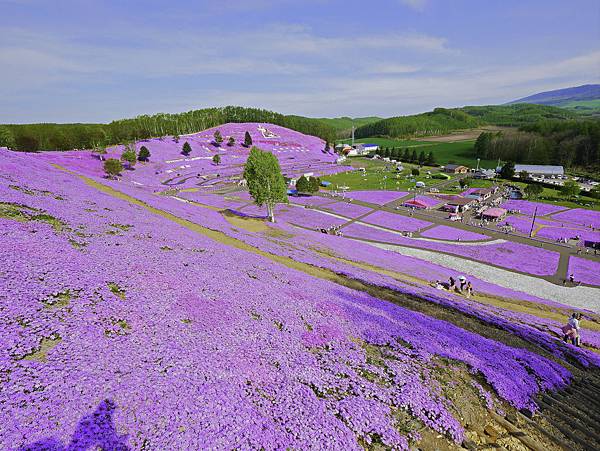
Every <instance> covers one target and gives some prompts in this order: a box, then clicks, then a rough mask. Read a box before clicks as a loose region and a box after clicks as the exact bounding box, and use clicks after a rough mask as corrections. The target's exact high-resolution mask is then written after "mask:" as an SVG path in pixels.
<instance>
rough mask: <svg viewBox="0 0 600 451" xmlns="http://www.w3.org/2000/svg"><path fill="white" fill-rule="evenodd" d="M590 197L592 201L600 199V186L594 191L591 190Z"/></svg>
mask: <svg viewBox="0 0 600 451" xmlns="http://www.w3.org/2000/svg"><path fill="white" fill-rule="evenodd" d="M589 196H590V197H591V198H592V199H600V186H596V187H595V188H594V189H592V190H590V193H589Z"/></svg>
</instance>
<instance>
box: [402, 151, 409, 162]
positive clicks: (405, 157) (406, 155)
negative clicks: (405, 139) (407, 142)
mask: <svg viewBox="0 0 600 451" xmlns="http://www.w3.org/2000/svg"><path fill="white" fill-rule="evenodd" d="M402 161H404V162H405V163H406V162H408V161H410V150H408V147H405V148H404V152H402Z"/></svg>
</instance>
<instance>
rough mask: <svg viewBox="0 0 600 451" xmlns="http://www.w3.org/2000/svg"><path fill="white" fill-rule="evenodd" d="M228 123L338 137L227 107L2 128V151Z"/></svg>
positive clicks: (298, 120) (307, 123)
mask: <svg viewBox="0 0 600 451" xmlns="http://www.w3.org/2000/svg"><path fill="white" fill-rule="evenodd" d="M228 122H265V123H271V124H276V125H281V126H283V127H287V128H290V129H292V130H296V131H298V132H301V133H304V134H307V135H313V136H318V137H320V138H322V139H325V140H327V141H329V142H333V141H334V140H335V137H336V130H335V128H333V127H332V126H331V125H328V124H326V123H324V122H322V121H320V120H318V119H312V118H307V117H302V116H291V115H290V116H286V115H283V114H279V113H275V112H273V111H267V110H262V109H258V108H243V107H236V106H228V107H223V108H206V109H202V110H193V111H189V112H187V113H178V114H164V113H160V114H154V115H151V116H150V115H144V116H138V117H136V118H132V119H122V120H118V121H113V122H111V123H109V124H21V125H14V124H7V125H0V147H3V146H4V147H9V148H11V149H15V150H24V151H36V150H69V149H90V148H96V147H106V146H110V145H113V144H118V143H125V142H130V141H133V140H138V139H146V138H150V137H159V136H166V135H182V134H186V133H194V132H199V131H202V130H206V129H207V128H210V127H216V126H218V125H221V124H225V123H228Z"/></svg>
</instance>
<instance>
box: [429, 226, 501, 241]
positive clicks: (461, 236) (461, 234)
mask: <svg viewBox="0 0 600 451" xmlns="http://www.w3.org/2000/svg"><path fill="white" fill-rule="evenodd" d="M421 236H423V237H426V238H437V239H440V240H449V241H457V240H458V241H481V240H489V239H490V237H489V236H487V235H482V234H481V233H475V232H470V231H468V230H462V229H458V228H456V227H448V226H444V225H440V226H435V227H432V228H431V229H427V230H425V231H424V232H421Z"/></svg>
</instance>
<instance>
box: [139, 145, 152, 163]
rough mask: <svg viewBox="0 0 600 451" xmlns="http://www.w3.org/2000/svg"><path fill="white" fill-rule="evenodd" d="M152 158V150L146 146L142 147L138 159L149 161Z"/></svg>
mask: <svg viewBox="0 0 600 451" xmlns="http://www.w3.org/2000/svg"><path fill="white" fill-rule="evenodd" d="M149 159H150V151H149V150H148V148H147V147H146V146H142V147H140V151H139V153H138V161H148V160H149Z"/></svg>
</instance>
